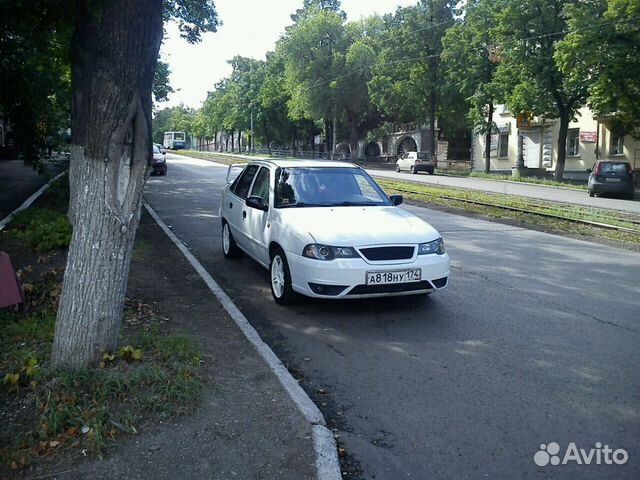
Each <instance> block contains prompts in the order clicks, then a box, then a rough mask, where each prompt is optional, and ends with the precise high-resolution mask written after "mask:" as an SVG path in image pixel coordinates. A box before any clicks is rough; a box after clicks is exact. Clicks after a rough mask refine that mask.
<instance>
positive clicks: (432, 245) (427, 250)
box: [418, 238, 444, 255]
mask: <svg viewBox="0 0 640 480" xmlns="http://www.w3.org/2000/svg"><path fill="white" fill-rule="evenodd" d="M431 253H437V254H438V255H442V254H443V253H444V240H442V239H441V238H438V239H437V240H434V241H433V242H427V243H421V244H420V245H418V255H429V254H431Z"/></svg>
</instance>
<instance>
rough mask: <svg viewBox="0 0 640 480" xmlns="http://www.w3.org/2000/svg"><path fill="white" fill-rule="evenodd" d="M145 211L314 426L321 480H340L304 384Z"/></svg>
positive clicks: (331, 443) (332, 446) (332, 444)
mask: <svg viewBox="0 0 640 480" xmlns="http://www.w3.org/2000/svg"><path fill="white" fill-rule="evenodd" d="M142 203H143V205H144V208H146V209H147V212H149V215H151V216H152V217H153V219H154V220H155V221H156V223H157V224H158V225H159V226H160V228H161V229H162V230H163V231H164V233H165V234H166V235H167V236H168V237H169V239H170V240H171V241H172V242H173V243H174V244H175V245H176V246H177V247H178V249H179V250H180V251H181V252H182V254H183V255H184V256H185V258H186V259H187V260H188V261H189V263H190V264H191V266H192V267H193V268H194V269H195V271H196V272H197V273H198V274H199V275H200V277H201V278H202V280H204V282H205V284H206V285H207V287H209V290H211V292H212V293H213V294H214V295H215V296H216V298H217V299H218V301H219V302H220V303H221V304H222V306H223V307H224V309H225V310H226V311H227V313H228V314H229V315H230V316H231V318H232V319H233V320H234V322H235V323H236V325H238V328H240V330H241V331H242V333H243V334H244V336H245V337H246V338H247V340H249V342H251V343H252V344H253V346H254V347H255V348H256V350H257V351H258V353H259V354H260V356H262V358H263V359H264V360H265V361H266V362H267V364H268V365H269V367H270V368H271V370H272V371H273V372H274V373H275V374H276V377H277V378H278V380H279V381H280V383H281V384H282V386H283V387H284V389H285V390H286V392H287V393H288V394H289V397H290V398H291V400H293V403H294V404H295V405H296V406H297V407H298V410H299V411H300V413H301V414H302V416H303V417H304V418H305V420H306V421H307V422H309V423H310V425H311V431H312V434H313V446H314V449H315V453H316V470H317V473H318V479H319V480H340V479H341V478H342V475H341V474H340V462H339V461H338V451H337V446H336V440H335V438H334V436H333V434H332V433H331V431H330V430H329V429H328V428H327V427H326V423H325V420H324V417H323V416H322V413H321V412H320V410H319V409H318V407H317V406H316V404H315V403H313V401H312V400H311V398H309V396H308V395H307V393H306V392H305V391H304V390H303V389H302V387H301V386H300V384H298V382H297V381H296V379H295V378H293V376H292V375H291V374H290V373H289V371H288V370H287V369H286V368H285V366H284V365H283V364H282V362H281V361H280V359H279V358H278V357H277V356H276V354H275V353H273V350H271V348H269V346H268V345H267V344H266V343H265V342H264V341H263V340H262V338H260V335H259V334H258V332H257V331H256V329H255V328H253V326H252V325H251V324H250V323H249V320H247V318H246V317H245V316H244V314H243V313H242V312H241V311H240V309H239V308H238V307H237V306H236V305H235V303H233V301H232V300H231V298H229V296H228V295H227V294H226V292H225V291H224V290H223V289H222V288H221V287H220V285H218V283H217V282H216V281H215V280H214V279H213V277H212V276H211V275H210V274H209V272H207V270H206V269H205V268H204V266H203V265H202V264H201V263H200V262H199V261H198V260H197V259H196V257H195V256H194V255H193V254H192V253H191V252H190V251H189V250H188V249H187V247H186V246H185V245H184V243H183V242H182V241H181V240H180V239H179V238H178V236H177V235H176V234H175V233H173V232H172V231H171V230H170V229H169V227H168V226H167V225H166V224H165V223H164V221H162V219H161V218H160V217H159V216H158V214H157V213H156V212H155V211H154V210H153V208H151V205H149V204H148V203H147V202H146V201H145V200H143V202H142Z"/></svg>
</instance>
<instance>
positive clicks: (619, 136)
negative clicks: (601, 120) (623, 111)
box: [609, 125, 624, 155]
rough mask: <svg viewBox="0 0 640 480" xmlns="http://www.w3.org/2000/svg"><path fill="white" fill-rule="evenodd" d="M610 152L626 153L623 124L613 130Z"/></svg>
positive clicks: (614, 153)
mask: <svg viewBox="0 0 640 480" xmlns="http://www.w3.org/2000/svg"><path fill="white" fill-rule="evenodd" d="M609 154H610V155H623V154H624V127H623V126H622V125H618V126H616V127H614V128H613V129H612V130H611V145H610V147H609Z"/></svg>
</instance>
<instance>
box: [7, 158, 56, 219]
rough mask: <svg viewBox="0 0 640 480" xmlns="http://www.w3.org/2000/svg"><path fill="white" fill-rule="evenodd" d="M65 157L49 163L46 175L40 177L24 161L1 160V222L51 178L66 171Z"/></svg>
mask: <svg viewBox="0 0 640 480" xmlns="http://www.w3.org/2000/svg"><path fill="white" fill-rule="evenodd" d="M66 165H67V162H66V161H65V159H64V157H60V158H59V159H56V161H54V162H51V163H47V165H46V170H47V172H46V174H45V175H38V172H36V171H35V170H34V169H33V167H31V166H29V165H25V164H24V162H23V161H22V160H0V220H2V219H3V218H4V217H5V216H7V215H8V214H9V213H11V212H12V211H13V210H15V209H16V208H17V207H18V206H20V204H21V203H22V202H23V201H24V200H26V199H27V197H28V196H29V195H31V194H32V193H33V192H35V191H36V190H37V189H38V188H40V187H41V186H42V185H44V184H45V183H46V182H47V180H49V178H50V177H53V176H54V175H56V174H57V173H59V172H61V171H62V170H64V169H65V168H67V167H66Z"/></svg>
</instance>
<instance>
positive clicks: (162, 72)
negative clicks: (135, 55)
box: [153, 60, 174, 102]
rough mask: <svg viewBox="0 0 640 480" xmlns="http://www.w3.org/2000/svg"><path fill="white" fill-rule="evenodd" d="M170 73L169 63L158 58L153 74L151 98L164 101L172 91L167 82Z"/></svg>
mask: <svg viewBox="0 0 640 480" xmlns="http://www.w3.org/2000/svg"><path fill="white" fill-rule="evenodd" d="M170 74H171V70H170V69H169V64H168V63H165V62H162V61H160V60H158V63H157V64H156V71H155V74H154V76H153V98H154V100H155V101H156V102H166V101H167V100H169V95H170V94H172V93H173V92H174V90H173V88H172V87H171V83H170V82H169V75H170Z"/></svg>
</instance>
